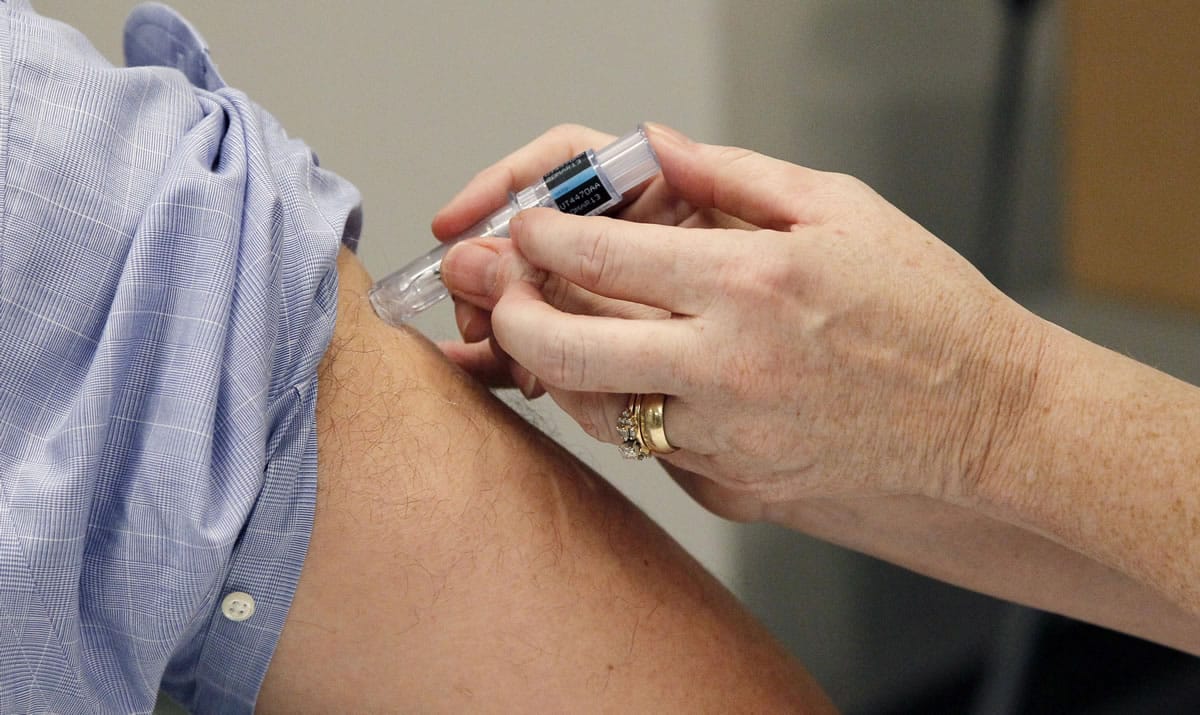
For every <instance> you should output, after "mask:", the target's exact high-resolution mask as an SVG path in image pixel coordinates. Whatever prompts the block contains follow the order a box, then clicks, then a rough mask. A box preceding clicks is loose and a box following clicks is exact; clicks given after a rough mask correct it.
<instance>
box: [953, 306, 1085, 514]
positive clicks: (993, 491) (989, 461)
mask: <svg viewBox="0 0 1200 715" xmlns="http://www.w3.org/2000/svg"><path fill="white" fill-rule="evenodd" d="M1002 313H1003V315H1002V316H1000V317H998V318H997V319H996V320H994V321H993V322H992V326H993V329H992V330H991V331H990V339H989V340H986V341H984V343H985V344H984V345H983V346H982V348H983V351H984V352H983V354H982V355H981V357H980V360H979V364H980V366H981V367H980V369H979V370H978V371H977V384H976V386H975V388H974V389H973V390H972V394H971V397H970V399H968V400H967V407H966V410H967V412H968V414H967V415H966V416H965V418H964V419H962V420H961V425H962V428H963V430H964V431H965V433H966V434H965V435H963V436H962V438H961V444H962V445H963V449H962V452H961V455H960V457H959V462H958V464H957V465H956V472H957V474H958V475H959V481H958V485H957V486H958V489H957V492H956V494H955V495H953V500H954V501H958V502H960V503H961V504H963V505H966V506H971V507H979V506H983V505H987V506H989V507H993V508H995V509H998V510H1000V511H1005V510H1006V505H1008V506H1011V504H1010V497H1011V496H1012V495H1013V494H1014V493H1015V492H1014V491H1013V489H1012V488H1011V487H1012V486H1013V485H1014V484H1015V483H1016V482H1017V481H1018V480H1024V479H1025V478H1026V476H1027V475H1030V474H1033V473H1034V472H1035V471H1036V467H1037V463H1038V460H1039V459H1041V458H1042V451H1043V442H1044V436H1045V435H1047V434H1052V433H1053V429H1052V428H1051V426H1050V424H1049V423H1050V422H1051V421H1052V420H1053V419H1054V414H1055V413H1054V410H1053V409H1052V408H1053V406H1054V404H1055V400H1056V398H1055V394H1056V393H1057V392H1058V391H1059V389H1060V388H1061V384H1062V381H1063V379H1064V375H1065V374H1066V370H1064V361H1063V359H1062V354H1063V351H1062V349H1061V346H1060V342H1061V338H1062V331H1061V330H1059V329H1058V328H1057V327H1056V326H1054V325H1052V324H1050V323H1047V322H1046V321H1044V320H1042V319H1041V318H1039V317H1037V316H1035V315H1033V314H1032V313H1030V312H1028V311H1027V310H1025V309H1024V308H1022V307H1021V306H1019V305H1017V304H1016V303H1008V304H1006V306H1005V308H1004V310H1003V311H1002ZM989 511H991V509H989Z"/></svg>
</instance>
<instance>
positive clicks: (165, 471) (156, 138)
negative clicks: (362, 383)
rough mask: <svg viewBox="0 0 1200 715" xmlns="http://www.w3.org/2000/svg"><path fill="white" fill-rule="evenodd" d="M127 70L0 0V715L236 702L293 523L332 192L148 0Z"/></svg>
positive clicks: (320, 331)
mask: <svg viewBox="0 0 1200 715" xmlns="http://www.w3.org/2000/svg"><path fill="white" fill-rule="evenodd" d="M126 59H127V61H128V63H129V64H130V65H131V66H132V65H156V64H163V65H172V66H173V67H177V68H178V69H174V68H166V67H148V66H145V67H136V68H133V69H116V68H113V67H112V66H111V65H109V64H108V63H107V62H106V61H105V60H104V59H103V58H102V57H100V56H99V54H98V53H97V52H96V51H95V50H94V49H93V48H92V47H91V45H90V44H89V43H88V42H87V41H86V40H85V39H84V38H83V37H82V36H80V35H79V34H78V33H77V32H75V31H74V30H72V29H70V28H68V27H66V26H64V25H61V24H59V23H57V22H54V21H52V20H48V19H45V18H42V17H40V16H38V15H36V14H35V13H34V12H33V11H32V10H31V9H30V8H29V7H28V4H27V2H25V0H9V1H8V2H0V712H2V713H6V714H7V713H14V712H57V713H96V712H120V713H126V712H135V711H149V710H151V709H152V708H153V704H154V699H155V694H156V692H157V691H158V689H159V687H160V683H161V684H162V687H164V688H166V689H167V690H168V691H169V692H170V693H171V694H172V695H173V696H174V697H175V698H176V699H178V700H180V701H182V702H183V703H184V704H185V705H186V706H187V707H189V708H190V709H194V710H198V711H208V712H221V713H229V712H241V711H249V710H251V708H252V706H253V702H254V698H255V697H256V694H257V692H258V689H259V686H260V684H261V682H262V678H263V676H264V674H265V672H266V668H267V664H268V662H269V659H270V656H271V654H272V652H273V649H274V647H275V644H276V642H277V640H278V637H279V633H280V631H281V629H282V627H283V623H284V619H285V617H286V615H287V610H288V606H289V604H290V602H291V599H292V594H293V592H294V590H295V586H296V581H297V578H298V576H299V572H300V567H301V565H302V563H303V559H304V554H305V550H306V548H307V544H308V537H309V534H310V532H311V528H312V515H313V505H314V503H315V489H316V438H315V434H314V406H315V400H316V397H315V392H316V366H317V363H318V361H319V360H320V358H321V356H322V354H323V353H324V351H325V348H326V346H327V345H328V342H329V339H330V336H331V334H332V330H333V321H334V311H335V307H336V284H337V274H336V269H335V260H336V255H337V251H338V244H339V241H340V240H342V239H343V238H348V239H349V240H350V241H351V242H352V241H353V240H354V239H355V238H356V237H357V231H358V225H359V220H358V205H359V198H358V195H357V193H356V192H355V190H354V189H353V187H351V186H350V185H349V184H347V183H346V182H344V181H343V180H341V179H339V178H338V177H336V176H334V175H333V174H330V173H328V172H326V171H324V170H322V169H319V168H318V167H317V166H316V161H315V158H314V157H313V156H312V153H311V152H310V151H309V149H308V148H307V147H306V146H305V145H304V144H303V143H302V142H299V141H296V140H291V139H288V138H287V136H286V135H285V134H284V132H283V130H282V129H281V128H280V127H279V125H278V124H277V123H276V122H275V120H274V119H273V118H272V117H271V116H270V115H268V114H267V113H266V112H264V111H263V110H262V109H261V108H260V107H258V106H257V105H255V104H254V103H253V102H251V101H249V100H248V99H247V98H246V96H245V95H243V94H242V93H240V92H237V91H235V90H232V89H228V88H226V87H224V85H223V83H222V82H221V79H220V77H219V76H218V75H217V73H216V71H215V68H214V67H213V65H212V63H211V62H210V61H209V60H208V54H207V51H206V50H205V48H204V47H203V43H202V40H200V39H199V37H198V36H197V35H195V33H194V32H192V30H191V28H190V27H188V26H187V25H186V23H184V22H183V21H182V20H180V19H179V18H178V17H177V16H175V15H174V14H173V13H171V12H170V11H168V10H167V9H166V8H163V7H161V6H156V7H143V8H139V9H138V10H135V12H134V14H133V15H132V16H131V17H130V21H129V23H128V24H127V26H126ZM181 70H182V71H181ZM234 591H239V592H245V593H247V594H249V595H250V596H251V597H252V598H253V599H254V603H255V610H254V613H253V615H252V616H251V617H250V618H248V619H246V620H241V621H237V620H232V619H230V618H228V617H226V616H225V615H224V614H223V611H222V607H221V604H222V600H223V599H224V598H225V597H226V596H227V595H228V594H229V593H230V592H234Z"/></svg>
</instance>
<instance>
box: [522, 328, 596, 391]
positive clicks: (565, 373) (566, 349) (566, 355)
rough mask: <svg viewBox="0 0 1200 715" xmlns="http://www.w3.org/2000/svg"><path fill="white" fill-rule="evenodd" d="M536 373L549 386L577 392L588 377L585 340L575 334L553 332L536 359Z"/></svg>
mask: <svg viewBox="0 0 1200 715" xmlns="http://www.w3.org/2000/svg"><path fill="white" fill-rule="evenodd" d="M536 361H537V362H536V365H537V368H536V369H535V370H534V372H535V373H536V374H537V375H539V376H540V377H541V378H542V380H544V381H545V382H546V383H547V384H549V385H553V386H555V387H558V388H561V389H564V390H576V389H579V387H580V386H581V385H583V384H584V380H585V378H586V377H587V360H586V357H585V348H584V344H583V340H582V339H581V338H580V337H579V336H578V335H576V334H574V333H567V332H564V331H561V330H559V331H555V332H553V333H552V334H551V335H550V336H549V337H548V338H547V339H546V341H545V343H544V344H543V347H542V349H541V350H540V351H539V352H538V354H537V358H536Z"/></svg>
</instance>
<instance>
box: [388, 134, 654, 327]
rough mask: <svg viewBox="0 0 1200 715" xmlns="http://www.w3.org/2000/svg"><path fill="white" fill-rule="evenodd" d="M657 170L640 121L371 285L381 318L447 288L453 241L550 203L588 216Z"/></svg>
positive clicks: (495, 231) (498, 229) (412, 309)
mask: <svg viewBox="0 0 1200 715" xmlns="http://www.w3.org/2000/svg"><path fill="white" fill-rule="evenodd" d="M658 172H659V165H658V157H656V156H655V155H654V150H653V149H652V148H651V147H650V142H649V141H647V139H646V133H645V132H644V131H642V128H641V127H638V128H637V129H635V130H634V131H632V132H630V133H629V134H626V135H625V136H623V137H621V138H620V139H618V140H616V141H615V142H613V143H612V144H609V145H608V146H606V147H604V148H603V149H601V150H599V151H593V150H591V149H589V150H588V151H585V152H584V153H582V154H580V155H579V156H577V157H575V158H574V159H571V160H570V161H568V162H566V163H564V164H562V165H560V166H559V167H557V168H556V169H554V170H552V171H550V172H549V173H547V174H546V175H545V176H543V177H542V180H541V181H539V182H538V183H536V184H534V185H533V186H530V187H528V188H525V189H522V190H521V191H518V192H516V193H510V194H509V196H508V204H507V205H506V206H504V207H503V208H501V209H499V210H498V211H496V212H495V213H493V214H492V215H490V216H488V217H487V218H485V219H484V220H482V221H480V222H479V223H477V224H475V225H474V226H472V227H471V228H469V229H467V230H466V231H464V232H463V233H462V235H460V236H458V237H456V238H453V239H451V240H449V241H447V242H445V243H443V244H442V245H440V246H438V247H437V248H435V249H433V250H432V251H430V252H429V253H426V254H425V255H424V256H421V257H420V258H418V259H416V260H415V261H413V262H412V263H409V264H408V265H407V266H405V267H404V268H401V269H400V270H398V271H396V272H395V273H392V274H391V275H388V276H387V277H385V278H383V279H381V280H380V281H378V282H377V283H376V284H375V285H374V286H372V287H371V292H370V297H371V305H372V306H374V307H375V312H376V313H377V314H378V315H379V317H380V318H383V319H384V320H385V321H387V322H388V323H390V324H392V325H397V326H398V325H401V324H402V323H404V322H405V321H408V320H411V319H412V318H413V317H414V316H416V315H417V314H418V313H420V312H422V311H424V310H425V309H427V308H429V307H431V306H432V305H434V304H435V303H437V302H438V301H440V300H441V299H443V298H445V297H446V296H447V295H449V293H448V292H447V291H446V286H445V285H444V284H443V283H442V280H441V276H442V270H441V269H442V258H443V257H444V256H445V255H446V252H447V251H449V250H450V246H452V245H453V244H455V243H457V242H459V241H461V240H463V239H465V238H474V237H480V236H500V237H507V236H508V222H509V221H510V220H512V218H513V217H514V216H516V215H517V214H518V213H519V212H521V211H523V210H525V209H529V208H534V207H535V206H547V207H549V208H556V209H558V210H559V211H562V212H564V213H570V214H576V215H580V216H590V215H592V214H598V213H601V212H603V211H607V210H608V209H610V208H612V207H613V206H615V205H617V204H618V203H619V202H620V201H621V197H622V196H623V195H624V194H625V192H627V191H629V190H630V189H633V188H636V187H637V186H639V185H640V184H641V183H642V182H644V181H646V180H647V179H649V178H651V177H653V176H654V175H655V174H657V173H658Z"/></svg>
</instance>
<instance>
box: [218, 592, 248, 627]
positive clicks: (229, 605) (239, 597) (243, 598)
mask: <svg viewBox="0 0 1200 715" xmlns="http://www.w3.org/2000/svg"><path fill="white" fill-rule="evenodd" d="M221 613H224V614H225V617H226V618H228V619H229V620H231V621H244V620H246V619H247V618H249V617H250V616H253V615H254V597H253V596H251V595H250V594H248V593H242V592H241V591H234V592H233V593H231V594H229V595H228V596H226V597H225V600H224V601H221Z"/></svg>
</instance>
